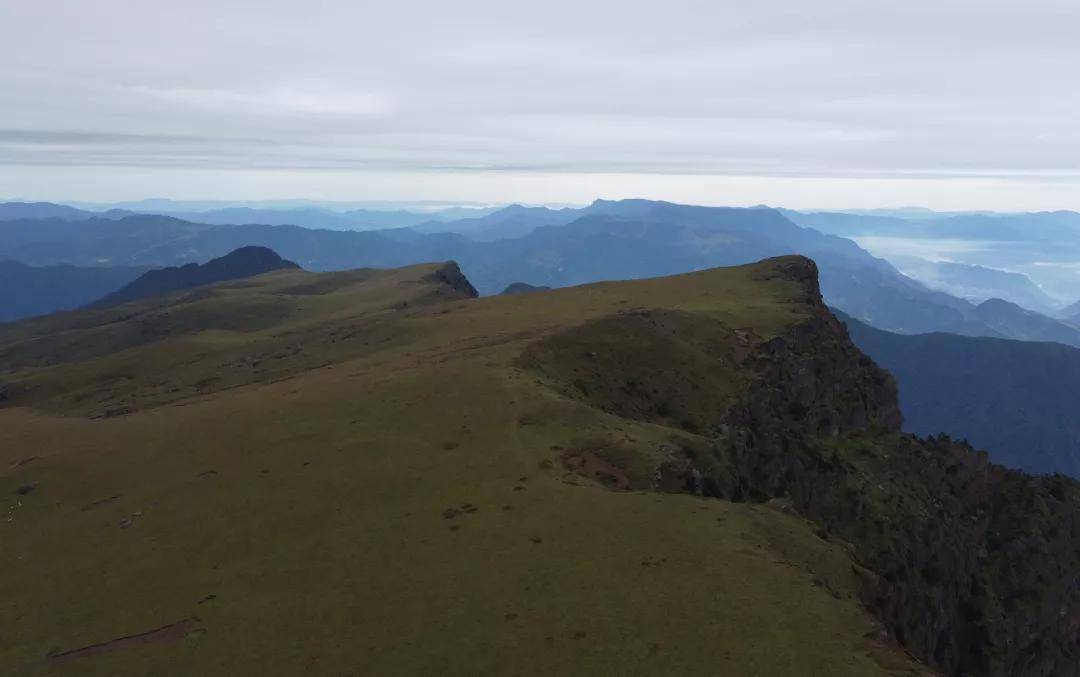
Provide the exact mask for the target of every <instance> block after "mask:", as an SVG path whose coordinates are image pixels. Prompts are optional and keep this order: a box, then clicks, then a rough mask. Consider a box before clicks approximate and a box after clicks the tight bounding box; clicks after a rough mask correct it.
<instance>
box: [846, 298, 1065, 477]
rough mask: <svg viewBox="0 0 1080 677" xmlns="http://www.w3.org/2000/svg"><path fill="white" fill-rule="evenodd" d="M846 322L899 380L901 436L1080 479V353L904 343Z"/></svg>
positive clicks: (1000, 343)
mask: <svg viewBox="0 0 1080 677" xmlns="http://www.w3.org/2000/svg"><path fill="white" fill-rule="evenodd" d="M844 321H845V323H846V324H847V326H848V331H850V333H851V338H852V341H854V342H855V344H856V345H857V346H859V348H860V349H861V350H862V351H863V352H865V353H866V354H867V355H869V356H870V357H872V358H873V359H874V361H875V362H877V363H878V364H880V365H881V366H882V367H884V368H885V369H888V370H889V372H890V373H892V374H893V375H894V376H896V378H897V381H898V382H899V388H900V405H901V409H902V410H903V413H904V429H905V430H909V431H911V432H914V433H917V434H919V435H937V434H939V433H948V434H949V435H952V436H953V437H957V438H963V439H967V440H969V441H970V442H971V443H972V444H974V445H975V446H976V447H979V448H980V449H986V450H988V451H989V452H990V456H991V458H992V459H993V460H994V461H995V462H997V463H1001V464H1002V465H1006V466H1009V467H1012V468H1019V469H1021V470H1026V471H1028V472H1035V473H1053V472H1060V473H1065V474H1068V475H1071V476H1073V477H1080V402H1078V400H1077V398H1076V397H1075V391H1076V384H1077V383H1080V350H1077V349H1076V348H1072V347H1070V346H1065V345H1061V344H1058V343H1043V342H1034V341H1009V340H1004V339H992V338H977V337H967V336H954V335H951V334H921V335H917V336H904V335H900V334H893V333H890V332H884V331H881V330H879V329H874V328H873V327H869V326H867V325H865V324H863V323H861V322H857V321H855V320H852V319H850V318H847V317H845V318H844Z"/></svg>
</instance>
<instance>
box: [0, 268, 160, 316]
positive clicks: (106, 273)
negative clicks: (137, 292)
mask: <svg viewBox="0 0 1080 677" xmlns="http://www.w3.org/2000/svg"><path fill="white" fill-rule="evenodd" d="M144 272H146V267H145V266H122V267H101V266H84V267H80V266H71V265H67V264H60V265H52V266H28V265H26V264H25V263H19V262H18V261H0V322H10V321H12V320H18V319H21V318H24V317H31V316H34V315H45V314H48V313H52V312H56V311H58V310H71V309H74V308H79V307H81V306H84V305H86V304H88V303H90V302H92V301H95V300H97V299H99V298H101V297H102V296H104V295H106V294H108V293H110V292H113V291H115V290H117V289H119V288H120V287H123V286H124V285H126V284H128V283H130V282H131V281H132V280H134V279H135V278H137V277H138V276H139V275H141V274H143V273H144Z"/></svg>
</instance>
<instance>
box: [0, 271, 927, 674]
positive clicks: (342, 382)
mask: <svg viewBox="0 0 1080 677" xmlns="http://www.w3.org/2000/svg"><path fill="white" fill-rule="evenodd" d="M769 265H771V264H768V263H767V264H763V265H762V266H757V267H753V266H748V267H742V268H735V269H724V270H714V271H706V272H703V273H695V274H691V275H685V276H678V277H674V278H665V279H661V280H652V281H640V282H627V283H612V284H607V283H605V284H599V285H589V286H586V287H581V288H575V289H569V290H561V291H557V292H542V293H537V294H530V295H527V296H520V297H513V296H510V297H496V298H488V299H482V300H468V299H464V298H461V295H460V294H459V293H456V292H455V290H452V289H448V288H447V287H446V285H444V284H442V283H440V282H439V281H438V280H435V279H433V278H432V272H433V271H434V270H436V267H432V266H429V267H413V268H410V269H403V270H400V271H389V272H385V273H373V272H364V273H357V274H352V275H356V279H352V278H348V277H343V276H347V275H350V274H331V275H320V276H314V275H310V274H303V273H275V274H271V275H268V276H263V277H260V278H256V279H254V280H253V281H251V282H250V283H247V284H245V285H230V286H226V287H217V288H214V289H213V291H212V292H210V293H209V294H208V295H206V296H205V298H201V299H196V300H193V301H190V302H188V303H176V301H177V299H171V300H170V301H171V303H170V304H169V305H164V304H160V303H159V304H158V305H153V304H150V305H144V306H140V307H139V309H138V313H136V315H135V316H134V317H133V318H131V319H128V320H124V321H122V323H123V322H126V323H131V322H137V321H138V320H137V318H138V317H144V316H146V314H149V317H150V318H154V317H156V315H154V314H155V313H165V314H172V316H173V317H176V314H177V313H193V314H191V315H182V316H181V317H179V318H176V326H177V327H180V329H179V330H178V331H175V332H171V333H169V334H168V335H166V336H163V337H155V338H153V339H152V340H149V341H144V342H142V343H138V344H135V345H129V344H127V343H125V342H124V341H123V340H119V341H118V343H117V344H116V346H115V347H122V348H123V349H121V350H119V351H117V352H111V351H102V352H101V354H100V355H98V356H91V357H89V359H78V360H66V359H64V353H65V352H66V351H64V350H60V349H58V348H57V347H56V345H57V344H53V343H51V342H52V341H56V340H59V339H64V337H65V336H67V335H66V334H65V332H70V340H71V343H70V344H65V345H77V344H81V343H82V342H84V341H89V339H88V338H87V337H88V336H90V335H92V332H98V331H103V330H102V328H101V327H102V325H100V323H98V324H97V325H95V321H94V320H92V319H90V318H88V317H87V316H85V315H79V316H74V315H73V316H69V317H68V318H67V319H65V320H55V319H54V320H51V321H53V322H61V321H64V322H71V323H74V326H71V325H69V326H67V327H66V328H65V327H58V326H51V327H49V326H41V325H37V326H33V325H31V326H28V325H15V326H13V327H9V328H7V329H5V330H4V331H3V332H0V346H3V347H2V348H0V349H2V350H3V351H4V352H3V353H0V354H2V355H4V358H3V362H2V364H3V366H4V367H5V374H6V375H5V376H4V377H3V378H4V380H5V382H7V383H9V389H10V392H11V393H12V395H11V399H10V400H9V402H8V403H7V404H8V405H9V406H6V407H5V408H4V409H0V496H2V497H3V499H4V501H6V503H4V504H2V505H0V507H2V508H3V510H5V514H6V519H5V521H4V522H2V523H0V529H3V534H4V536H3V539H4V540H3V542H4V543H5V546H6V547H5V548H4V549H3V552H4V555H3V556H4V563H5V564H6V575H5V576H4V577H3V578H2V579H0V600H2V602H0V605H2V610H3V612H2V613H0V636H3V637H4V638H5V641H4V642H3V643H2V645H0V666H4V669H5V670H6V669H15V670H19V671H23V672H25V673H26V674H51V673H55V674H71V675H75V674H78V675H106V674H110V675H112V674H119V675H127V674H148V673H151V672H153V673H154V674H201V675H213V674H221V675H245V674H250V675H267V674H282V675H293V674H300V673H302V672H311V673H314V674H327V675H338V674H340V675H391V674H393V675H397V674H418V675H419V674H460V675H507V674H522V675H524V674H620V675H633V674H642V675H645V674H650V675H651V674H669V675H678V674H686V675H691V674H693V675H697V674H756V675H790V674H807V675H860V676H861V675H872V674H907V671H908V670H910V669H911V668H912V667H913V666H912V665H911V664H910V663H909V662H908V661H907V660H906V659H905V658H904V657H903V656H902V655H901V654H899V653H898V652H896V651H894V650H892V649H890V648H888V647H886V646H883V645H881V644H879V643H876V642H875V641H874V640H872V639H871V638H869V637H868V636H867V635H868V634H870V635H873V634H874V633H875V631H876V624H875V623H874V621H873V620H872V619H871V618H870V617H869V615H868V614H867V613H866V612H865V610H863V609H862V607H861V606H860V604H859V603H858V601H857V599H856V597H857V591H858V585H859V579H858V578H857V576H856V575H855V573H854V572H853V570H852V566H851V560H850V558H849V556H848V554H847V551H846V550H845V549H844V547H843V546H842V545H841V544H837V543H835V542H826V541H824V540H821V539H820V538H818V537H817V536H816V535H815V534H814V530H813V529H812V527H811V525H809V524H808V523H806V522H804V521H803V520H801V519H799V518H796V517H792V516H789V515H786V514H783V513H782V512H780V511H778V510H775V509H773V508H771V507H769V506H766V505H747V504H732V503H727V502H723V501H716V500H705V499H699V498H695V497H692V496H686V495H671V494H662V493H654V492H651V491H610V490H605V489H603V488H602V486H601V485H602V482H600V481H594V480H593V479H590V478H588V477H582V476H581V475H580V474H578V473H574V472H570V471H568V470H567V469H566V468H564V466H563V462H562V461H563V456H564V454H565V452H566V450H568V449H572V448H575V446H580V444H581V442H582V440H597V439H599V440H605V441H607V442H609V443H610V442H617V443H618V444H619V445H621V448H623V449H626V450H627V453H628V454H629V455H630V456H631V457H633V458H646V457H648V456H649V455H650V454H656V453H660V452H658V450H661V449H663V448H664V446H665V445H671V444H676V443H677V442H678V440H680V439H686V440H692V439H694V435H692V434H691V433H689V432H687V431H685V430H678V429H675V428H671V427H668V426H665V425H658V424H657V423H654V422H648V421H632V420H627V419H626V418H622V417H619V416H616V415H614V414H613V413H610V412H605V411H603V410H602V408H598V407H596V406H590V404H589V403H588V402H583V401H581V400H580V399H574V398H570V397H567V396H565V395H563V394H560V393H558V392H557V391H556V390H553V389H552V388H550V387H548V386H547V385H546V384H545V383H543V382H542V379H538V378H537V377H536V375H535V374H534V373H533V372H532V371H529V370H525V369H522V368H521V367H520V366H519V362H518V361H519V358H520V356H521V354H522V353H523V352H524V351H526V350H527V349H528V348H529V346H531V345H533V344H535V343H536V342H537V341H539V340H541V339H543V338H545V337H549V336H552V335H555V334H557V333H558V332H560V331H564V330H567V329H570V328H573V327H577V326H580V325H582V324H585V323H588V322H590V321H594V320H598V319H600V318H604V317H608V316H610V315H612V314H615V313H618V312H619V311H624V310H629V309H632V308H636V307H640V308H667V309H670V310H673V311H680V312H685V313H694V314H704V315H707V316H709V317H713V318H718V319H720V320H722V321H723V323H724V324H725V326H729V327H731V328H732V329H736V328H745V329H748V330H751V331H752V333H753V334H754V335H755V336H757V337H763V338H767V337H769V336H772V335H775V334H777V333H778V332H780V331H782V330H784V328H785V327H788V326H790V325H791V324H792V323H794V322H798V321H800V319H801V318H802V317H803V316H804V312H805V311H804V308H803V306H802V304H801V302H800V301H799V300H798V296H799V294H800V290H799V289H797V288H796V285H794V284H792V283H790V282H787V281H784V280H779V279H772V280H767V279H765V278H767V277H769V275H768V273H769V270H768V266H769ZM268 299H269V300H270V301H269V302H272V303H274V304H277V305H279V306H280V307H282V308H284V309H285V311H284V312H282V313H281V314H280V315H277V316H276V318H277V320H278V321H277V322H276V323H275V324H273V325H271V326H264V325H262V324H260V322H261V321H262V320H261V316H257V317H256V319H255V324H253V325H252V324H244V323H243V322H242V321H241V322H239V323H237V322H235V319H236V318H241V320H242V319H243V318H244V317H246V315H245V314H244V313H243V312H236V313H231V312H230V311H231V309H233V308H247V307H252V306H251V305H249V304H255V305H257V304H259V303H264V302H267V300H268ZM185 306H189V307H190V309H188V308H185ZM194 317H198V318H207V317H210V318H232V319H231V320H229V321H231V322H233V323H232V324H229V325H228V326H224V327H223V326H220V324H215V323H214V321H208V324H209V325H210V326H211V327H212V328H211V329H206V330H199V331H190V329H191V325H190V322H191V321H192V319H191V318H194ZM113 324H115V323H113ZM87 325H91V326H90V327H87ZM104 326H106V327H110V326H111V324H108V325H104ZM136 326H137V325H136V324H129V326H128V329H131V330H132V332H134V331H135V329H132V328H133V327H136ZM108 332H114V333H108ZM35 333H36V334H38V335H40V336H41V337H42V338H39V339H36V340H35V339H33V338H31V337H30V336H31V334H35ZM107 335H108V336H121V337H125V336H129V334H125V333H124V331H120V332H118V333H116V332H115V329H108V330H107ZM54 337H59V339H58V338H54ZM65 340H66V339H65ZM89 343H91V344H93V343H94V341H89ZM275 351H277V352H280V353H281V356H280V357H276V358H268V357H265V355H268V354H270V355H274V354H276V353H275ZM43 356H44V357H43ZM80 357H81V356H80ZM46 358H47V359H46ZM256 361H257V362H259V365H258V366H252V365H253V363H254V362H256ZM12 370H14V371H12ZM103 383H107V384H109V385H108V386H107V387H105V388H103V386H102V384H103ZM173 388H178V389H177V390H173ZM123 407H128V408H130V409H131V410H133V411H135V412H136V413H133V414H130V415H122V416H113V417H109V418H106V419H104V420H90V419H89V418H88V417H89V416H94V415H99V414H100V413H102V412H103V411H106V410H110V409H118V408H123ZM609 446H610V445H609ZM33 456H37V457H38V458H36V459H32V460H28V459H30V457H33ZM598 479H599V480H602V479H603V478H602V477H601V478H598ZM33 482H36V483H37V484H36V488H35V489H34V490H33V491H32V492H30V493H28V494H26V495H24V496H20V495H18V494H17V493H16V489H17V488H19V487H24V486H27V485H28V484H30V483H33ZM192 616H197V617H198V619H199V622H200V623H201V627H202V628H203V630H200V631H198V632H193V633H190V634H188V635H187V637H186V638H185V639H183V640H182V641H179V642H176V643H147V644H144V645H141V646H135V647H131V648H123V649H118V650H116V651H111V652H108V653H103V654H101V655H98V656H93V657H88V658H80V659H75V660H72V661H70V662H67V663H62V664H58V663H55V662H49V661H47V660H44V659H45V657H46V656H47V655H48V654H49V653H51V652H56V651H63V650H69V649H75V648H78V647H82V646H87V645H91V644H94V643H97V642H102V641H105V640H109V639H112V638H117V637H123V636H127V635H131V634H133V633H138V632H144V631H146V630H150V629H153V628H157V627H160V626H162V625H165V624H168V623H174V622H176V621H179V620H181V619H185V618H190V617H192Z"/></svg>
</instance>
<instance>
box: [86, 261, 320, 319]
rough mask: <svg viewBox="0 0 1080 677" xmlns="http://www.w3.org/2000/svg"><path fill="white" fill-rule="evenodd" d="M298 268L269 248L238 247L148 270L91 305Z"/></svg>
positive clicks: (146, 296) (95, 305) (116, 302)
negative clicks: (203, 259) (203, 260)
mask: <svg viewBox="0 0 1080 677" xmlns="http://www.w3.org/2000/svg"><path fill="white" fill-rule="evenodd" d="M299 267H300V266H298V265H296V264H295V263H293V262H292V261H286V260H285V259H283V258H281V257H280V256H278V255H277V253H276V252H274V251H273V250H272V249H267V248H266V247H241V248H240V249H237V250H235V251H232V252H229V253H228V254H226V255H225V256H222V257H221V258H216V259H211V260H210V261H208V262H206V263H204V264H202V265H199V264H197V263H188V264H186V265H183V266H175V267H170V268H162V269H159V270H151V271H149V272H147V273H145V274H143V275H142V276H140V277H139V278H138V279H136V280H135V281H133V282H131V283H130V284H127V285H125V286H124V287H122V288H120V289H118V290H117V291H115V292H112V293H111V294H108V295H107V296H105V297H104V298H102V299H100V300H98V301H96V302H94V303H93V304H91V307H93V308H107V307H109V306H115V305H120V304H122V303H128V302H130V301H137V300H139V299H145V298H150V297H152V296H159V295H162V294H169V293H172V292H176V291H182V290H184V289H191V288H192V287H199V286H202V285H206V284H214V283H215V282H225V281H227V280H237V279H240V278H245V277H252V276H254V275H261V274H263V273H269V272H270V271H273V270H282V269H295V268H299Z"/></svg>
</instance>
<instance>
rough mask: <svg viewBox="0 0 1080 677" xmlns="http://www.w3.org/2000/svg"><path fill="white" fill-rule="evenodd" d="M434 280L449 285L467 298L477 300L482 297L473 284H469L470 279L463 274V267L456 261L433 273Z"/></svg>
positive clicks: (445, 264)
mask: <svg viewBox="0 0 1080 677" xmlns="http://www.w3.org/2000/svg"><path fill="white" fill-rule="evenodd" d="M432 278H434V279H435V280H436V281H438V282H442V283H443V284H445V285H447V286H448V287H450V289H451V290H453V292H455V293H457V294H459V295H461V296H463V297H465V298H470V299H475V298H476V297H478V296H480V294H479V292H477V291H476V287H474V286H472V282H469V278H467V277H465V274H464V273H462V272H461V267H460V266H458V264H457V262H456V261H447V262H446V263H444V264H443V265H442V266H440V267H439V269H438V270H436V271H435V272H434V273H432Z"/></svg>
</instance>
